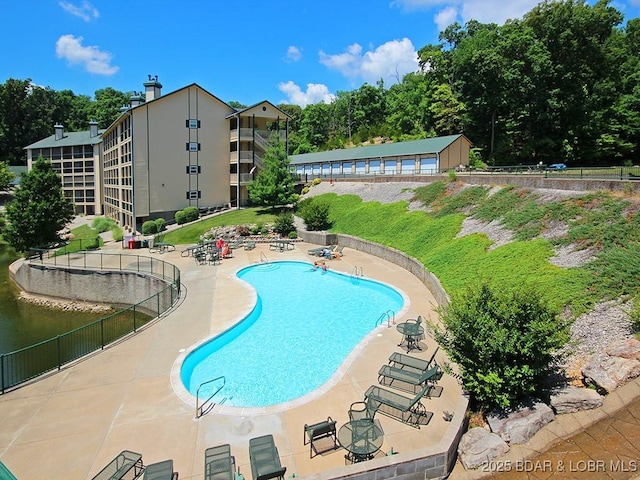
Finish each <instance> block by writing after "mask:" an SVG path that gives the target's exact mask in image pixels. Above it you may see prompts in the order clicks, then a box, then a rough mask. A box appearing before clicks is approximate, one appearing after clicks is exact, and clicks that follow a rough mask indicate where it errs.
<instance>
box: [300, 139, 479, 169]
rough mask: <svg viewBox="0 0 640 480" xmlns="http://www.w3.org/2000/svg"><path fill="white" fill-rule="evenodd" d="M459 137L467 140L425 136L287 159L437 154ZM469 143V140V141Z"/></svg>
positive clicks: (314, 160)
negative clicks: (420, 138) (421, 138)
mask: <svg viewBox="0 0 640 480" xmlns="http://www.w3.org/2000/svg"><path fill="white" fill-rule="evenodd" d="M460 138H463V139H464V140H465V141H467V142H469V140H468V139H467V137H465V136H464V135H462V134H458V135H447V136H444V137H434V138H425V139H423V140H411V141H408V142H395V143H383V144H380V145H370V146H366V147H356V148H343V149H340V150H329V151H326V152H316V153H303V154H301V155H291V156H289V160H290V164H291V165H299V164H306V163H324V162H332V161H344V160H347V161H348V160H361V159H365V158H378V157H382V158H385V157H400V156H405V155H406V156H409V155H419V154H438V153H440V152H442V151H443V150H445V149H446V148H447V147H448V146H449V145H451V144H452V143H453V142H455V141H456V140H458V139H460ZM469 145H471V142H469Z"/></svg>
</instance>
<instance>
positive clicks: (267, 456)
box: [249, 435, 287, 480]
mask: <svg viewBox="0 0 640 480" xmlns="http://www.w3.org/2000/svg"><path fill="white" fill-rule="evenodd" d="M249 458H250V461H251V474H252V475H253V480H269V479H270V478H280V479H284V474H285V473H286V471H287V468H286V467H283V466H282V464H281V463H280V456H279V455H278V449H277V448H276V444H275V443H274V441H273V435H263V436H262V437H256V438H252V439H251V440H249Z"/></svg>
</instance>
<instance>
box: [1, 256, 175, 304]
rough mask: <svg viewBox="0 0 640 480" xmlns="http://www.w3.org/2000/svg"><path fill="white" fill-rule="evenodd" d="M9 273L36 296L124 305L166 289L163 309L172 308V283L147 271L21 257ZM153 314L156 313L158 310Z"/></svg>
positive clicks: (162, 300)
mask: <svg viewBox="0 0 640 480" xmlns="http://www.w3.org/2000/svg"><path fill="white" fill-rule="evenodd" d="M9 274H10V276H11V278H12V279H13V281H14V282H15V283H16V284H17V285H18V287H20V289H22V290H24V291H25V292H27V293H31V294H35V295H43V296H46V297H53V298H60V299H64V300H81V301H84V302H95V303H104V304H109V305H120V306H121V305H135V304H137V303H140V302H142V301H144V300H146V299H148V298H150V297H152V296H153V295H156V294H158V292H161V291H163V293H162V294H160V298H159V302H160V304H159V307H160V311H165V310H167V309H169V308H170V307H171V300H172V298H171V297H172V291H171V289H168V288H167V286H168V285H169V283H168V282H166V281H164V280H161V279H159V278H157V277H154V276H151V275H146V274H144V273H138V272H127V271H111V270H109V271H96V270H88V269H82V268H78V267H61V266H55V267H54V266H49V265H40V264H30V263H28V262H26V261H24V260H18V261H16V262H14V263H13V264H12V265H11V268H10V269H9ZM156 306H157V305H154V308H155V307H156ZM141 307H142V305H141ZM151 313H153V314H154V315H155V314H156V313H157V311H156V312H151Z"/></svg>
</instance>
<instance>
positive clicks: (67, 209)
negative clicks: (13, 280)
mask: <svg viewBox="0 0 640 480" xmlns="http://www.w3.org/2000/svg"><path fill="white" fill-rule="evenodd" d="M6 216H7V221H8V223H7V225H6V226H5V228H4V231H3V235H4V238H5V240H7V241H8V242H9V244H10V245H11V246H12V247H13V248H14V249H15V250H16V251H19V252H24V251H26V250H28V249H29V248H33V247H44V246H47V245H50V244H52V243H56V242H58V241H60V237H59V236H58V232H59V231H60V230H62V229H63V228H64V227H65V225H66V224H67V223H69V222H70V221H71V220H72V219H73V216H74V208H73V203H71V201H70V200H68V199H67V198H65V196H64V194H63V192H62V186H61V182H60V176H59V175H58V174H57V173H56V172H55V171H54V170H53V167H52V166H51V162H49V161H48V160H45V159H43V158H42V157H38V159H37V160H36V161H35V162H34V164H33V168H32V169H31V170H30V171H29V172H27V173H26V174H25V175H23V176H22V179H21V180H20V186H19V187H18V188H17V190H16V192H15V194H14V197H13V200H12V201H11V202H10V203H9V204H8V205H7V208H6Z"/></svg>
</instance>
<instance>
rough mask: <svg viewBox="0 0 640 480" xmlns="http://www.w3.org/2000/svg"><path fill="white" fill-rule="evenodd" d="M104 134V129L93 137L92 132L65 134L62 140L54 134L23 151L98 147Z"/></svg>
mask: <svg viewBox="0 0 640 480" xmlns="http://www.w3.org/2000/svg"><path fill="white" fill-rule="evenodd" d="M103 133H104V129H103V130H98V135H96V136H95V137H92V136H91V131H90V130H85V131H82V132H64V133H63V137H62V138H61V139H60V140H56V135H55V133H54V134H53V135H49V136H48V137H47V138H43V139H42V140H38V141H37V142H35V143H32V144H31V145H27V146H26V147H24V148H23V150H28V149H34V148H51V147H73V146H76V145H96V144H97V143H101V142H102V134H103Z"/></svg>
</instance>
